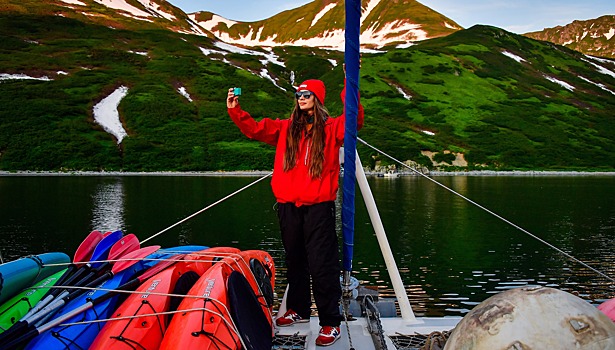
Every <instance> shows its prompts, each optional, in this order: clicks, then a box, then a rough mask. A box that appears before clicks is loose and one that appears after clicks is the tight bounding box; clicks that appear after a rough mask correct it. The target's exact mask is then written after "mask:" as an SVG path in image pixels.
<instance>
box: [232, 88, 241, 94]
mask: <svg viewBox="0 0 615 350" xmlns="http://www.w3.org/2000/svg"><path fill="white" fill-rule="evenodd" d="M233 94H234V95H235V96H239V95H241V88H238V87H236V88H233Z"/></svg>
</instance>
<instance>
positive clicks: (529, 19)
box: [167, 0, 615, 34]
mask: <svg viewBox="0 0 615 350" xmlns="http://www.w3.org/2000/svg"><path fill="white" fill-rule="evenodd" d="M167 1H168V2H170V3H171V4H173V5H175V6H177V7H179V8H181V9H182V10H183V11H184V12H187V13H191V12H196V11H211V12H213V13H215V14H218V15H220V16H222V17H225V18H228V19H232V20H236V21H242V22H251V21H257V20H261V19H265V18H268V17H271V16H273V15H275V14H277V13H280V12H282V11H285V10H290V9H293V8H297V7H299V6H302V5H305V4H307V3H309V2H311V1H312V0H167ZM363 1H365V0H363ZM383 1H386V0H383ZM419 2H420V3H422V4H423V5H425V6H427V7H430V8H432V9H433V10H435V11H437V12H440V13H441V14H443V15H445V16H446V17H448V18H450V19H452V20H453V21H455V22H457V23H458V24H459V25H461V26H462V27H464V28H469V27H471V26H473V25H475V24H487V25H493V26H496V27H499V28H502V29H506V30H508V31H510V32H513V33H518V34H522V33H527V32H533V31H539V30H542V29H544V28H551V27H555V26H558V25H566V24H568V23H571V22H572V21H573V20H586V19H594V18H598V17H600V16H603V15H615V0H465V1H460V0H419Z"/></svg>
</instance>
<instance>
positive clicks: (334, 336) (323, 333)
mask: <svg viewBox="0 0 615 350" xmlns="http://www.w3.org/2000/svg"><path fill="white" fill-rule="evenodd" d="M339 338H340V327H332V326H323V327H321V328H320V332H318V338H316V345H319V346H329V345H331V344H333V343H335V342H336V341H337V340H338V339H339Z"/></svg>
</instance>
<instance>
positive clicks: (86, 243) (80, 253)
mask: <svg viewBox="0 0 615 350" xmlns="http://www.w3.org/2000/svg"><path fill="white" fill-rule="evenodd" d="M102 239H103V233H102V232H100V231H92V232H90V234H89V235H88V236H87V237H86V238H85V239H84V240H83V242H81V244H80V245H79V248H77V250H76V251H75V256H74V258H73V263H85V262H88V261H90V258H91V257H92V253H93V252H94V248H96V245H98V242H100V241H101V240H102Z"/></svg>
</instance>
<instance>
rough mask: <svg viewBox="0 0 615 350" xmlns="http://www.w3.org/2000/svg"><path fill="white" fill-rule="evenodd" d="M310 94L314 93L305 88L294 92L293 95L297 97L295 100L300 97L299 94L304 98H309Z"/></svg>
mask: <svg viewBox="0 0 615 350" xmlns="http://www.w3.org/2000/svg"><path fill="white" fill-rule="evenodd" d="M312 95H314V94H313V93H312V92H311V91H307V90H304V91H297V92H295V97H296V98H297V100H298V99H300V98H301V96H303V98H305V99H306V100H309V99H310V97H312Z"/></svg>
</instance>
